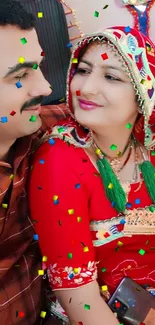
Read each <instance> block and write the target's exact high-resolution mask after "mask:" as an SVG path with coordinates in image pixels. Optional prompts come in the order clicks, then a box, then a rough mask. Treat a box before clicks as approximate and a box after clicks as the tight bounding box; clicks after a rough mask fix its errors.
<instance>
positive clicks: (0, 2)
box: [0, 0, 36, 30]
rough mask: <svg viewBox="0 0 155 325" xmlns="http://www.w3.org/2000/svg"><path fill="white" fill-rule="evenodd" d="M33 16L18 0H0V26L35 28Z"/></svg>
mask: <svg viewBox="0 0 155 325" xmlns="http://www.w3.org/2000/svg"><path fill="white" fill-rule="evenodd" d="M35 21H36V19H35V17H34V16H33V15H32V14H31V13H29V12H27V11H26V10H25V8H24V7H23V6H22V5H21V3H19V0H18V1H17V0H0V26H6V25H14V26H17V27H18V28H20V29H26V30H32V29H33V28H35Z"/></svg>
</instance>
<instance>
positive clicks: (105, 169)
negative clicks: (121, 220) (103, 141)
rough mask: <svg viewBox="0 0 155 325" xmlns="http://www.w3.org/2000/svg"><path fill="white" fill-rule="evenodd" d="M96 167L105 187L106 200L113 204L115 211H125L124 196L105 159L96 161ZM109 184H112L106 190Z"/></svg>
mask: <svg viewBox="0 0 155 325" xmlns="http://www.w3.org/2000/svg"><path fill="white" fill-rule="evenodd" d="M97 166H98V169H99V172H100V175H101V178H102V181H103V184H104V186H105V192H106V196H107V198H108V200H109V201H110V202H111V203H114V204H115V206H114V207H115V209H116V210H117V211H118V212H124V211H125V208H126V207H125V205H126V194H125V192H124V190H123V188H122V186H121V184H120V182H119V180H118V179H117V177H116V175H115V173H114V172H113V170H112V168H111V166H110V163H109V162H108V160H107V159H106V158H104V157H103V158H102V159H98V160H97ZM109 184H112V186H113V187H112V188H108V186H109Z"/></svg>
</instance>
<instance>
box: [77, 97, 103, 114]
mask: <svg viewBox="0 0 155 325" xmlns="http://www.w3.org/2000/svg"><path fill="white" fill-rule="evenodd" d="M79 106H80V108H81V109H83V110H85V111H90V110H92V109H96V108H97V107H102V106H101V105H98V104H96V103H93V102H89V101H86V100H83V99H79Z"/></svg>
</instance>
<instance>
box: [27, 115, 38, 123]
mask: <svg viewBox="0 0 155 325" xmlns="http://www.w3.org/2000/svg"><path fill="white" fill-rule="evenodd" d="M36 119H37V117H36V116H35V115H32V116H31V117H30V119H29V121H30V122H35V121H36Z"/></svg>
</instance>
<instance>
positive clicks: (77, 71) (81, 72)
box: [75, 68, 89, 74]
mask: <svg viewBox="0 0 155 325" xmlns="http://www.w3.org/2000/svg"><path fill="white" fill-rule="evenodd" d="M75 73H79V74H86V73H89V71H88V70H86V69H82V68H77V70H76V72H75Z"/></svg>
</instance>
